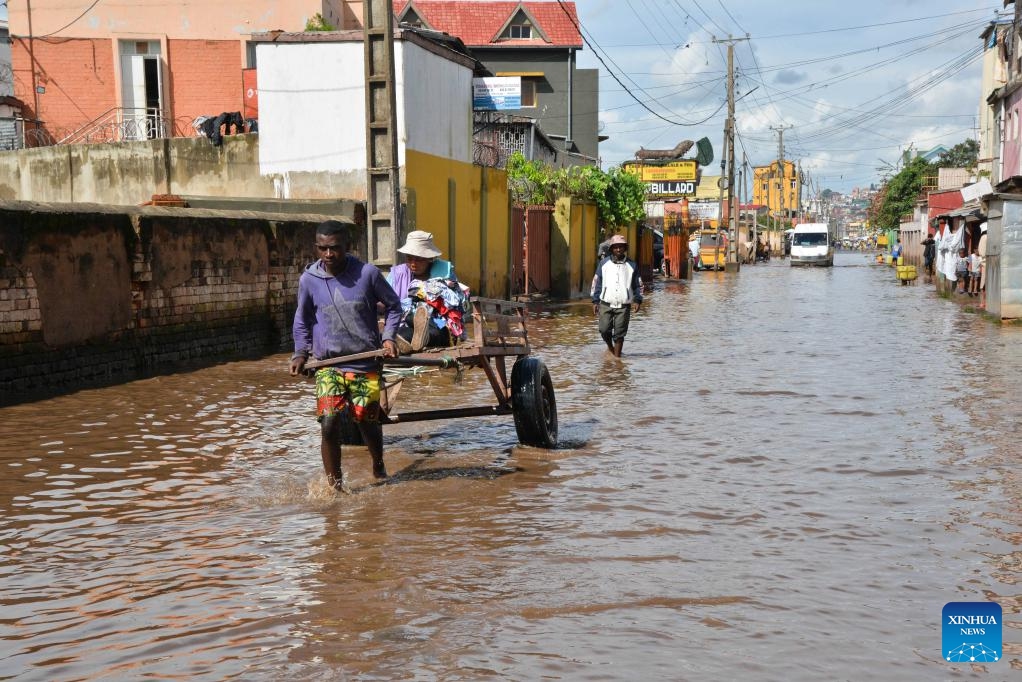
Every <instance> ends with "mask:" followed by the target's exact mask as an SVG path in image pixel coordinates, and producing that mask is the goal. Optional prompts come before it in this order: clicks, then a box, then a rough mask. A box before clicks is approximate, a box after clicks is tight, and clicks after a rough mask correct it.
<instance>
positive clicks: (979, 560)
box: [0, 254, 1022, 681]
mask: <svg viewBox="0 0 1022 682" xmlns="http://www.w3.org/2000/svg"><path fill="white" fill-rule="evenodd" d="M588 312H589V309H588V306H587V305H584V304H580V305H576V306H570V307H568V308H565V309H561V310H556V311H550V312H544V313H540V314H539V315H538V317H537V318H536V319H535V320H534V321H533V323H532V325H531V331H532V337H533V341H534V343H535V346H536V347H537V351H536V354H537V355H538V356H539V357H541V358H542V359H543V360H544V361H545V362H546V363H547V364H548V365H549V367H550V371H551V374H552V376H553V380H554V383H555V385H556V389H557V399H558V406H559V413H560V424H561V438H562V447H561V448H560V449H558V450H555V451H545V450H536V449H531V448H523V447H519V446H517V441H516V436H515V431H514V427H513V423H512V421H511V419H510V418H490V419H478V420H468V419H463V420H450V421H442V422H424V423H416V424H405V425H401V426H395V427H388V428H387V429H386V430H385V440H386V447H387V462H388V466H389V468H390V470H391V472H392V473H393V474H395V476H394V478H393V480H392V481H391V482H390V483H389V484H387V485H381V486H372V485H370V484H371V478H370V473H369V459H368V455H367V454H366V453H365V451H364V450H362V449H356V450H352V451H350V452H348V453H346V456H345V462H344V465H345V470H346V472H347V476H348V479H349V481H350V484H351V486H352V487H353V488H354V492H353V493H352V494H347V495H346V494H338V495H334V493H332V492H330V491H328V490H327V489H326V488H325V485H324V483H323V481H322V474H321V465H320V462H319V454H318V434H317V426H316V423H315V421H314V419H313V417H312V409H313V397H312V392H313V387H312V385H311V384H309V383H307V382H304V381H296V380H293V379H292V378H291V377H289V376H288V375H287V372H286V362H287V356H285V355H278V356H275V357H270V358H266V359H264V360H260V361H255V362H236V363H231V364H224V365H220V366H216V367H213V368H210V369H203V370H200V371H193V372H187V373H181V374H176V375H173V376H165V377H160V378H152V379H147V380H142V381H137V382H133V383H128V384H124V385H121V386H115V387H111V388H104V389H99V390H89V391H82V392H79V393H76V394H73V395H68V396H66V397H61V398H56V399H52V400H45V401H39V402H32V403H27V404H22V405H16V406H12V407H7V408H3V409H0V436H2V439H0V679H16V680H47V681H49V680H121V679H130V680H137V679H159V680H171V679H187V680H227V679H240V680H282V679H286V680H486V679H490V680H539V679H553V680H558V679H559V680H711V679H712V680H727V679H736V680H880V679H882V680H941V679H948V680H955V679H972V678H976V679H984V680H987V679H992V680H1001V679H1010V678H1012V677H1013V676H1017V675H1018V674H1019V673H1018V670H1017V669H1018V668H1020V667H1022V663H1020V659H1022V645H1020V642H1022V636H1020V635H1019V628H1020V627H1022V619H1020V617H1019V604H1020V599H1022V588H1020V587H1019V586H1018V584H1017V583H1018V581H1019V579H1020V578H1022V512H1020V506H1022V493H1020V489H1022V486H1020V482H1019V471H1020V469H1019V467H1018V464H1017V462H1018V458H1019V452H1020V450H1022V447H1020V446H1019V440H1020V438H1019V424H1020V422H1022V419H1020V412H1022V410H1020V407H1019V398H1020V395H1022V392H1020V389H1019V386H1020V385H1022V329H1019V328H1014V327H1004V328H1001V327H999V326H996V325H993V324H990V323H988V322H986V321H984V320H983V319H982V318H980V317H979V316H977V315H974V314H970V313H968V312H966V311H964V310H962V309H961V308H960V307H959V306H958V305H955V304H954V303H951V302H948V301H944V300H941V299H939V298H937V297H936V296H935V295H934V294H933V293H932V291H931V290H930V289H929V288H928V287H924V286H922V285H919V286H911V287H902V286H898V285H897V283H896V282H895V280H894V276H893V273H892V272H891V270H890V269H889V268H883V267H878V266H873V265H871V264H870V263H869V261H868V259H867V258H866V257H864V256H863V255H861V254H839V255H838V259H837V263H836V267H834V268H832V269H814V270H799V269H792V268H790V267H789V266H788V264H787V263H786V262H780V261H774V262H772V263H770V264H768V265H759V266H755V267H751V266H747V267H745V268H743V270H742V272H741V273H740V274H739V275H738V276H729V275H724V274H723V273H699V274H697V275H696V276H695V279H694V281H693V282H691V283H666V284H661V283H657V285H656V286H655V287H654V291H653V292H652V293H651V294H650V295H649V297H648V305H647V306H646V307H645V308H644V310H643V311H642V312H641V313H640V314H639V315H638V316H637V317H636V318H635V319H634V322H633V326H632V329H631V332H630V334H629V336H628V340H627V343H626V344H625V357H624V358H623V359H622V360H621V361H616V360H614V359H613V358H609V357H608V356H607V355H606V353H605V352H604V349H603V344H602V343H601V342H600V341H599V338H598V337H597V335H596V331H595V322H594V320H593V318H592V317H591V316H590V315H589V314H587V313H588ZM413 384H414V388H413V387H412V385H413ZM417 397H421V398H422V399H423V400H427V399H428V400H429V402H430V404H432V405H438V404H439V406H457V405H464V404H472V403H478V402H481V401H482V400H483V399H486V400H489V399H492V393H491V392H490V391H489V389H488V388H487V386H486V385H485V383H484V380H483V377H482V374H481V373H480V372H479V371H478V370H473V371H471V372H468V373H467V374H466V376H465V377H464V381H463V382H462V383H458V384H456V383H455V382H454V380H453V377H451V376H450V375H449V374H427V375H424V376H422V377H418V378H415V379H412V380H409V381H407V382H406V388H405V389H404V392H403V393H402V395H401V400H400V405H399V407H404V408H405V409H411V408H412V407H414V402H415V399H416V398H417ZM473 398H474V400H473ZM984 600H995V601H998V602H1000V603H1001V605H1002V606H1003V608H1004V614H1005V619H1006V621H1007V624H1006V625H1005V627H1004V632H1005V635H1004V639H1005V653H1004V658H1003V659H1002V660H1001V661H999V662H997V663H990V664H985V670H986V672H984V668H983V667H979V666H978V665H977V666H976V667H970V666H968V665H964V664H951V663H946V662H944V661H943V660H942V658H941V635H940V623H941V609H942V607H943V605H944V604H945V603H946V602H949V601H984ZM1016 679H1017V677H1016Z"/></svg>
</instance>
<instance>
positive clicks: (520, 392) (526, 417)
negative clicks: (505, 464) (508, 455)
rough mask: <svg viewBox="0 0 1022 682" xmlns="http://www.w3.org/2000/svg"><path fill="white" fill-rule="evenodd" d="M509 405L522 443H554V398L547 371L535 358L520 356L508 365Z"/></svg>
mask: <svg viewBox="0 0 1022 682" xmlns="http://www.w3.org/2000/svg"><path fill="white" fill-rule="evenodd" d="M511 408H512V410H513V411H514V416H515V430H516V431H517V432H518V440H519V441H520V442H521V443H522V444H523V445H532V446H535V447H540V448H555V447H557V400H556V399H555V398H554V384H553V382H552V381H550V372H549V371H547V368H546V365H544V364H543V363H542V362H541V361H540V360H539V359H538V358H521V359H520V360H518V361H517V362H515V364H514V367H512V368H511Z"/></svg>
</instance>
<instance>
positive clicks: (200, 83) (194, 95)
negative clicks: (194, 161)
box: [165, 40, 244, 135]
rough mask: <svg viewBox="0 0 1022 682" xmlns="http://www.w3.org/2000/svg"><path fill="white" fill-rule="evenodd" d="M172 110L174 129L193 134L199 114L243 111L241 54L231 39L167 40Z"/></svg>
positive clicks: (176, 132)
mask: <svg viewBox="0 0 1022 682" xmlns="http://www.w3.org/2000/svg"><path fill="white" fill-rule="evenodd" d="M167 53H168V54H167V59H166V62H169V71H170V82H169V85H170V88H169V89H166V90H165V91H166V92H168V93H169V94H170V99H171V103H172V105H171V107H172V108H171V110H170V111H169V112H168V114H169V115H170V116H172V117H173V118H174V132H175V134H178V135H191V134H192V133H193V131H192V129H191V127H190V126H191V122H192V121H193V120H194V119H195V117H196V116H200V115H201V116H216V115H217V114H220V113H221V112H224V111H241V110H242V97H243V94H244V92H243V90H242V85H241V69H242V66H243V65H242V63H241V54H240V53H239V52H238V43H237V42H236V41H231V40H168V41H167Z"/></svg>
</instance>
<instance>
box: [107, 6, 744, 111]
mask: <svg viewBox="0 0 1022 682" xmlns="http://www.w3.org/2000/svg"><path fill="white" fill-rule="evenodd" d="M96 1H97V2H98V1H99V0H96ZM557 4H558V5H559V6H560V8H561V9H562V10H563V11H564V14H565V16H567V17H568V20H569V21H570V22H571V23H572V25H573V26H574V27H575V30H577V31H578V34H579V35H580V36H582V40H583V41H585V44H586V45H588V46H589V48H590V49H591V50H592V51H593V55H594V56H595V57H596V59H598V60H599V62H600V63H601V64H603V68H605V69H607V71H608V72H610V74H611V75H612V76H613V77H614V80H616V81H617V83H618V85H620V86H621V87H622V88H624V90H625V92H627V93H628V96H629V97H631V98H632V99H634V100H635V101H636V102H637V103H638V104H639V106H641V107H642V108H643V109H645V110H646V111H648V112H649V113H651V114H653V115H654V116H656V117H657V118H659V119H662V120H663V121H666V122H667V123H671V124H673V125H677V126H697V125H701V124H703V123H705V122H706V121H709V120H710V119H711V118H713V117H714V116H715V115H716V114H717V112H714V113H712V114H710V115H709V116H708V117H707V118H705V119H703V120H702V121H695V122H686V121H673V120H671V119H669V118H667V117H666V116H664V115H662V114H660V113H658V112H656V111H654V110H653V109H652V108H650V106H649V105H648V104H646V103H645V102H643V101H642V100H640V99H639V98H638V97H636V96H635V93H633V92H632V91H631V90H630V89H629V88H628V87H627V86H626V85H625V84H624V83H623V82H622V81H621V79H620V78H618V77H617V75H616V74H615V73H614V72H613V71H612V70H611V68H610V66H608V65H607V62H606V61H604V59H603V57H601V56H600V54H599V52H598V51H597V48H596V47H594V45H593V43H591V42H590V40H589V38H587V37H586V35H585V34H584V33H583V32H582V27H581V26H580V22H576V21H575V17H573V16H572V15H571V12H569V11H568V8H567V6H565V4H564V0H557ZM608 58H609V57H608ZM619 68H620V67H619ZM622 73H624V71H623V70H622ZM636 87H638V84H636ZM639 89H640V90H641V89H642V88H639ZM647 94H648V93H647ZM723 108H724V105H723V104H721V105H720V108H719V109H717V111H720V109H723Z"/></svg>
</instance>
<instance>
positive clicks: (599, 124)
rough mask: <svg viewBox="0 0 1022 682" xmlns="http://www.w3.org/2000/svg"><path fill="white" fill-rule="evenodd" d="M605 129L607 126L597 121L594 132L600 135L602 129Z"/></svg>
mask: <svg viewBox="0 0 1022 682" xmlns="http://www.w3.org/2000/svg"><path fill="white" fill-rule="evenodd" d="M606 127H607V124H606V123H605V122H603V121H598V122H597V124H596V132H598V133H602V132H603V129H604V128H606Z"/></svg>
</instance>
